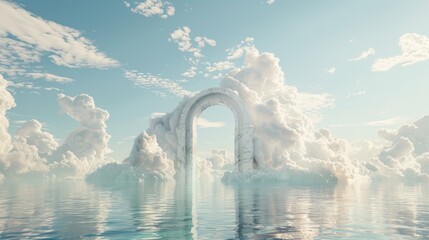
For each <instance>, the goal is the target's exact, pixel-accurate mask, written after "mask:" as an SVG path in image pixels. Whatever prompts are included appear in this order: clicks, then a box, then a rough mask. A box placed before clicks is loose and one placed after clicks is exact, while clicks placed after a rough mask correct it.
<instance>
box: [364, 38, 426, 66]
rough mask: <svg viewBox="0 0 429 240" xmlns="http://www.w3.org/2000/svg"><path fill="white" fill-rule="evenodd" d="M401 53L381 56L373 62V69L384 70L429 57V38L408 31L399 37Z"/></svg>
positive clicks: (407, 64)
mask: <svg viewBox="0 0 429 240" xmlns="http://www.w3.org/2000/svg"><path fill="white" fill-rule="evenodd" d="M399 47H400V48H401V54H400V55H396V56H393V57H388V58H379V59H377V60H376V61H375V62H374V63H373V64H372V71H374V72H382V71H388V70H390V69H391V68H393V67H395V66H397V65H400V66H403V67H405V66H409V65H412V64H415V63H418V62H422V61H426V60H428V59H429V38H428V37H427V36H425V35H420V34H417V33H406V34H404V35H402V36H401V37H400V38H399Z"/></svg>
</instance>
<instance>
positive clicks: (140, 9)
mask: <svg viewBox="0 0 429 240" xmlns="http://www.w3.org/2000/svg"><path fill="white" fill-rule="evenodd" d="M124 4H125V6H126V7H127V8H131V11H132V12H133V13H137V14H140V15H143V16H145V17H152V16H159V17H161V18H164V19H166V18H168V17H171V16H173V15H174V12H175V8H174V7H173V4H171V3H170V2H168V1H165V0H146V1H144V2H136V3H134V4H133V5H134V7H131V3H129V2H127V1H125V2H124Z"/></svg>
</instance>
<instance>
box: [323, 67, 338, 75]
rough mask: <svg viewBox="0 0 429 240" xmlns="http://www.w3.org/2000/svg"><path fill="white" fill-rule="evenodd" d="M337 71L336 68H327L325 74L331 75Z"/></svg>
mask: <svg viewBox="0 0 429 240" xmlns="http://www.w3.org/2000/svg"><path fill="white" fill-rule="evenodd" d="M335 71H336V69H335V67H330V68H325V72H326V73H329V74H334V73H335Z"/></svg>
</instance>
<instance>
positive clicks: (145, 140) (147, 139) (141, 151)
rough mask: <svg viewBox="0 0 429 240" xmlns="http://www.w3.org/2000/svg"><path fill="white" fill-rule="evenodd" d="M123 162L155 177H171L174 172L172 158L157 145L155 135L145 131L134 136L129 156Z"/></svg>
mask: <svg viewBox="0 0 429 240" xmlns="http://www.w3.org/2000/svg"><path fill="white" fill-rule="evenodd" d="M124 162H125V163H127V164H130V165H131V166H133V167H138V168H140V169H142V170H143V172H144V173H146V174H151V175H153V177H155V178H157V179H163V180H164V179H173V177H174V174H175V170H174V162H173V160H172V159H170V158H168V156H167V153H165V152H164V151H163V150H162V148H161V147H160V146H159V145H158V142H157V140H156V136H155V135H148V134H147V133H146V132H143V133H142V134H140V135H139V136H138V137H137V138H136V140H135V141H134V146H133V148H132V150H131V153H130V156H129V157H128V158H127V159H125V160H124Z"/></svg>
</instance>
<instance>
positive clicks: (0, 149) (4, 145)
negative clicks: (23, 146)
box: [0, 74, 16, 155]
mask: <svg viewBox="0 0 429 240" xmlns="http://www.w3.org/2000/svg"><path fill="white" fill-rule="evenodd" d="M7 86H8V81H6V80H5V79H4V78H3V76H2V75H1V74H0V155H1V154H3V153H6V152H8V151H10V150H11V148H12V144H11V137H10V135H9V133H8V128H9V120H8V119H7V118H6V111H8V110H9V109H11V108H14V107H15V106H16V104H15V99H14V98H13V96H12V94H10V93H9V91H8V90H7Z"/></svg>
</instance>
